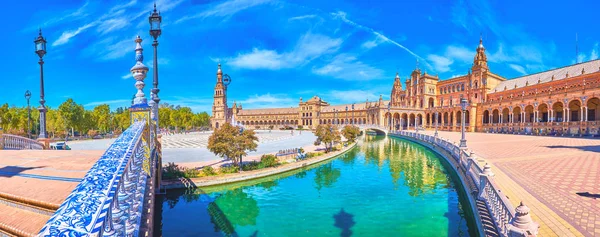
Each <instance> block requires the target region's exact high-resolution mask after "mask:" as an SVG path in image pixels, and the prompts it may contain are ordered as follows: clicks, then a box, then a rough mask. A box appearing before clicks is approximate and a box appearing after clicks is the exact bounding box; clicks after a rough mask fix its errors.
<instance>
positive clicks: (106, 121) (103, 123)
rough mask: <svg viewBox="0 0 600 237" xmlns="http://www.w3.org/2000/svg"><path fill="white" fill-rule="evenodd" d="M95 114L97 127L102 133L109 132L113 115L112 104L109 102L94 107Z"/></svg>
mask: <svg viewBox="0 0 600 237" xmlns="http://www.w3.org/2000/svg"><path fill="white" fill-rule="evenodd" d="M93 115H94V116H93V118H94V122H95V128H97V129H98V130H100V132H101V133H105V132H108V131H109V130H110V125H111V124H110V122H111V116H112V115H111V113H110V106H109V105H107V104H101V105H98V106H96V107H94V110H93Z"/></svg>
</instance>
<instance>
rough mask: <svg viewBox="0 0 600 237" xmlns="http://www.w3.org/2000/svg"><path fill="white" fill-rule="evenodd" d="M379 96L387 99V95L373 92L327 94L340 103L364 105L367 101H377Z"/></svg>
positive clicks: (350, 91) (359, 91) (331, 92)
mask: <svg viewBox="0 0 600 237" xmlns="http://www.w3.org/2000/svg"><path fill="white" fill-rule="evenodd" d="M379 95H383V96H384V97H387V94H385V93H377V92H375V91H372V90H346V91H340V90H332V91H329V92H328V93H327V97H328V98H331V99H332V100H334V101H337V102H339V103H362V102H364V101H365V100H367V99H368V100H369V101H376V100H378V99H379Z"/></svg>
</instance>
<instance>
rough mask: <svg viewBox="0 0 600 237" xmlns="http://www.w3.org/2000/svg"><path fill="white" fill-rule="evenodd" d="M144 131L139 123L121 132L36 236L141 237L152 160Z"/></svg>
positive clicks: (146, 129) (147, 209) (148, 208)
mask: <svg viewBox="0 0 600 237" xmlns="http://www.w3.org/2000/svg"><path fill="white" fill-rule="evenodd" d="M149 133H150V129H149V127H148V126H147V125H146V122H145V121H140V122H135V123H134V124H132V125H131V126H130V127H129V128H128V129H127V130H126V131H125V132H123V134H121V135H120V136H119V137H118V138H117V140H116V141H115V142H114V143H113V144H112V145H111V146H110V147H109V148H108V150H106V152H105V153H104V154H103V155H102V156H101V157H100V159H99V160H98V161H97V162H96V163H95V164H94V165H93V166H92V168H91V169H90V170H89V171H88V173H87V174H86V175H85V176H84V178H83V179H82V182H81V183H79V185H77V187H75V189H74V190H73V192H72V193H71V194H70V195H69V196H68V197H67V199H66V200H65V201H64V202H63V203H62V204H61V206H60V207H59V208H58V210H57V211H56V213H54V215H53V216H52V217H51V218H50V219H49V220H48V222H47V223H46V225H45V226H44V227H43V228H42V229H41V231H40V233H39V235H38V236H146V234H148V233H143V232H144V231H147V230H148V229H150V228H151V226H147V223H151V220H149V221H150V222H148V220H147V218H152V210H153V208H152V205H154V201H153V192H154V186H153V185H154V182H155V181H154V180H153V178H154V175H152V174H153V173H154V171H155V169H156V167H155V162H156V161H155V159H156V157H157V154H156V149H151V147H152V144H153V142H151V141H149V140H150V139H154V138H153V136H149ZM143 219H145V220H143Z"/></svg>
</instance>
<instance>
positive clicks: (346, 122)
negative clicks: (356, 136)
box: [344, 105, 348, 125]
mask: <svg viewBox="0 0 600 237" xmlns="http://www.w3.org/2000/svg"><path fill="white" fill-rule="evenodd" d="M344 125H348V106H347V105H346V121H345V122H344Z"/></svg>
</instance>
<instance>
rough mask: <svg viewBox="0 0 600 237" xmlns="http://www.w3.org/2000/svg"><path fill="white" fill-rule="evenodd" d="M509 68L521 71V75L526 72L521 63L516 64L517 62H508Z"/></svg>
mask: <svg viewBox="0 0 600 237" xmlns="http://www.w3.org/2000/svg"><path fill="white" fill-rule="evenodd" d="M508 66H509V67H510V68H512V69H513V70H515V71H517V72H518V73H521V74H522V75H526V74H527V72H526V71H525V68H523V66H521V65H517V64H512V63H511V64H509V65H508Z"/></svg>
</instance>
